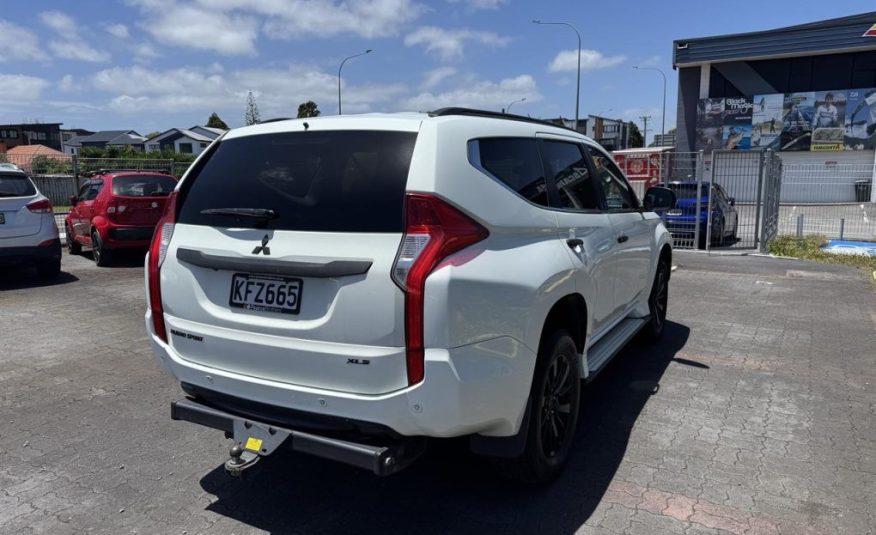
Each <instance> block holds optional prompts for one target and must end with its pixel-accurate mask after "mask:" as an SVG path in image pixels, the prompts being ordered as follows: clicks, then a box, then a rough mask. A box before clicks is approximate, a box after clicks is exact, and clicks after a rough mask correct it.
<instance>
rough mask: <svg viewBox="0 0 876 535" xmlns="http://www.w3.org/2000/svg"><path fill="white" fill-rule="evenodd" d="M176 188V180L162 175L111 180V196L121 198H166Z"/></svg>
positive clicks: (119, 177) (120, 177)
mask: <svg viewBox="0 0 876 535" xmlns="http://www.w3.org/2000/svg"><path fill="white" fill-rule="evenodd" d="M174 187H176V180H174V179H173V178H172V177H169V176H162V175H137V176H117V177H115V178H113V195H120V196H122V197H166V196H168V195H170V192H171V191H173V188H174Z"/></svg>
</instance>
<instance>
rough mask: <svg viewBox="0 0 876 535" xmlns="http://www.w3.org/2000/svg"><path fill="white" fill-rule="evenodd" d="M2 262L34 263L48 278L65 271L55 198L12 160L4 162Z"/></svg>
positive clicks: (0, 183) (0, 171) (0, 167)
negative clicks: (13, 163) (42, 189)
mask: <svg viewBox="0 0 876 535" xmlns="http://www.w3.org/2000/svg"><path fill="white" fill-rule="evenodd" d="M0 264H3V265H11V264H14V265H31V266H34V267H36V269H37V272H38V273H39V274H40V276H42V277H45V278H52V277H56V276H57V275H58V274H59V273H60V272H61V240H60V238H59V234H58V225H57V224H55V215H54V210H53V208H52V202H51V201H49V199H48V198H47V197H46V196H45V195H43V194H42V193H40V192H39V190H38V189H37V188H36V186H35V185H34V183H33V181H32V180H31V179H30V177H28V176H27V174H26V173H25V172H24V171H22V170H21V169H19V168H18V167H17V166H15V165H12V164H9V163H0Z"/></svg>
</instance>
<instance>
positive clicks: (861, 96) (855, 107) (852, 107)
mask: <svg viewBox="0 0 876 535" xmlns="http://www.w3.org/2000/svg"><path fill="white" fill-rule="evenodd" d="M844 134H845V137H844V140H843V144H844V146H845V150H869V149H873V148H876V88H871V89H853V90H851V91H848V98H847V101H846V117H845V133H844Z"/></svg>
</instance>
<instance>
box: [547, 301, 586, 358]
mask: <svg viewBox="0 0 876 535" xmlns="http://www.w3.org/2000/svg"><path fill="white" fill-rule="evenodd" d="M587 325H588V323H587V302H586V301H585V300H584V297H583V296H582V295H581V294H579V293H572V294H568V295H565V296H563V297H561V298H560V299H558V300H557V301H556V302H555V303H554V305H553V306H552V307H551V309H550V310H549V311H548V313H547V316H545V320H544V324H543V326H542V330H541V338H540V339H539V342H538V353H539V355H541V351H542V346H543V345H544V343H545V341H546V340H547V339H548V338H549V337H550V335H551V334H552V333H553V332H554V331H556V330H558V329H564V330H565V331H567V332H568V333H569V335H570V336H571V337H572V340H573V341H574V342H575V348H576V349H577V350H578V353H583V352H584V347H585V344H586V342H587Z"/></svg>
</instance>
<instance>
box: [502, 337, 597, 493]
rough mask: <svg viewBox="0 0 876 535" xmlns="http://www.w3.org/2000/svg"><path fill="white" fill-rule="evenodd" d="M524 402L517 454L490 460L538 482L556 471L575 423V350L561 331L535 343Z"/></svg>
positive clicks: (577, 383)
mask: <svg viewBox="0 0 876 535" xmlns="http://www.w3.org/2000/svg"><path fill="white" fill-rule="evenodd" d="M530 403H531V408H530V410H531V412H530V417H529V424H528V426H529V427H528V429H527V430H526V431H527V436H526V446H525V448H524V450H523V455H521V456H520V457H518V458H516V459H494V465H495V467H496V468H497V469H498V470H499V472H500V473H502V475H504V476H506V477H509V478H512V479H517V480H520V481H524V482H526V483H533V484H544V483H548V482H550V481H552V480H553V479H554V478H556V477H557V476H558V475H559V474H560V472H561V471H562V469H563V466H564V465H565V464H566V461H567V460H568V458H569V453H570V451H571V447H572V442H573V440H574V438H575V428H576V427H577V425H578V410H579V408H580V404H581V377H580V372H579V367H578V353H577V349H576V347H575V342H574V341H573V340H572V337H571V336H569V334H568V333H567V332H566V331H557V332H555V333H554V334H553V335H552V336H550V338H548V339H546V340H545V341H544V343H543V344H542V347H540V348H539V355H538V362H537V363H536V366H535V374H534V375H533V378H532V387H531V389H530Z"/></svg>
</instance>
